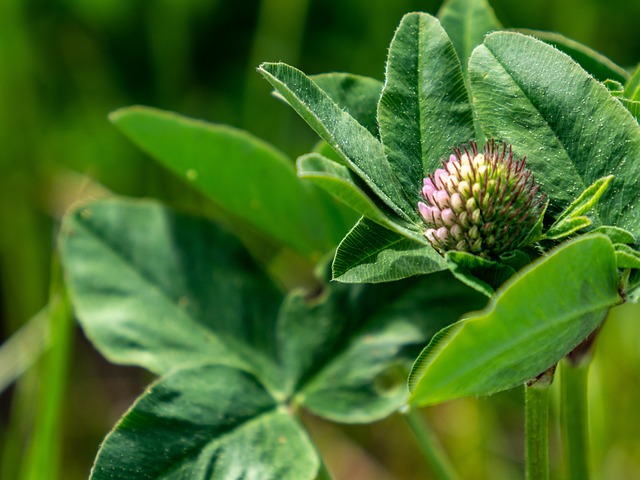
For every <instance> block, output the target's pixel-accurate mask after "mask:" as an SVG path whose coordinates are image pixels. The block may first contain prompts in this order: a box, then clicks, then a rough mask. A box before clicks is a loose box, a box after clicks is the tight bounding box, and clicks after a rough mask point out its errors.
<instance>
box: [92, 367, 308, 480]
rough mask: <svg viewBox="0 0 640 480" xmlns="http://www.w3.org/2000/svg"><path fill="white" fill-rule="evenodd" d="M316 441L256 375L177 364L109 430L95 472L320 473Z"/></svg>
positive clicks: (106, 476) (157, 475) (293, 476)
mask: <svg viewBox="0 0 640 480" xmlns="http://www.w3.org/2000/svg"><path fill="white" fill-rule="evenodd" d="M318 468H319V460H318V456H317V454H316V453H315V450H314V447H313V445H312V443H311V441H310V440H309V438H308V437H307V435H306V433H305V432H304V430H303V429H302V428H301V426H300V425H299V423H298V422H297V421H296V420H295V419H294V418H292V417H291V416H290V415H289V413H287V412H286V411H283V410H282V409H280V408H279V407H278V404H277V403H276V401H275V400H274V399H273V398H272V397H271V395H270V394H269V393H268V392H267V391H266V390H265V388H264V386H262V385H261V384H260V383H259V382H258V381H257V380H256V379H255V378H254V377H252V376H251V375H250V374H248V373H246V372H242V371H240V370H236V369H234V368H230V367H225V366H201V367H197V368H193V369H185V370H178V371H176V372H173V373H171V374H169V375H167V376H166V377H164V378H162V379H160V381H158V382H156V383H155V384H154V385H152V386H151V387H150V389H148V390H147V391H146V392H145V393H144V394H143V395H142V396H141V397H140V398H139V399H138V400H137V401H136V403H135V404H134V405H133V407H132V408H131V409H130V410H129V411H128V412H127V413H126V414H125V416H124V417H123V418H122V420H120V422H119V423H118V424H117V425H116V427H115V429H114V430H113V431H112V432H111V433H110V434H109V435H108V436H107V438H106V440H105V441H104V443H103V445H102V447H101V448H100V452H99V454H98V457H97V459H96V462H95V465H94V467H93V470H92V472H91V480H111V479H114V478H127V479H132V480H135V479H140V480H142V479H145V480H146V479H167V480H168V479H177V478H193V479H195V478H200V479H210V478H252V479H265V480H267V479H274V478H278V479H283V480H286V479H290V480H302V479H309V480H312V479H314V478H315V476H316V474H317V471H318Z"/></svg>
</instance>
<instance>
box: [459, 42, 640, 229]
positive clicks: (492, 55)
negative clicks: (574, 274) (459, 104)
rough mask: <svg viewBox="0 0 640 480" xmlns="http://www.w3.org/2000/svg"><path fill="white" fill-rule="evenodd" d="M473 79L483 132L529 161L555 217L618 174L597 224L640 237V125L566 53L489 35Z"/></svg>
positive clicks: (598, 208) (473, 62) (597, 215)
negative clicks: (639, 181)
mask: <svg viewBox="0 0 640 480" xmlns="http://www.w3.org/2000/svg"><path fill="white" fill-rule="evenodd" d="M470 79H471V86H472V91H473V98H474V104H475V106H476V111H477V114H478V118H479V121H480V124H481V125H482V128H483V130H484V132H485V134H487V136H492V137H495V138H498V139H500V140H505V141H507V142H508V143H511V144H513V151H514V154H515V155H517V156H520V157H522V156H526V157H527V165H528V166H529V168H530V169H531V170H532V171H533V172H534V173H535V175H536V180H537V182H538V184H539V185H540V186H541V188H542V190H543V191H545V192H546V193H547V195H548V196H549V199H550V206H549V212H550V213H551V214H554V215H557V214H558V213H559V212H560V211H562V210H563V209H564V208H565V207H567V206H568V205H569V204H570V203H571V202H572V201H573V200H574V198H575V197H576V196H578V195H579V194H580V192H582V191H583V190H584V189H586V188H587V187H588V186H589V185H591V184H593V183H594V182H595V181H596V180H598V179H599V178H602V177H605V176H607V175H614V179H613V181H612V183H611V187H610V188H609V189H608V191H607V192H606V193H605V194H604V195H603V197H602V199H601V200H600V202H599V203H598V205H597V206H596V207H595V209H594V210H593V212H594V218H593V220H594V224H595V225H596V226H597V225H600V224H605V225H614V226H618V227H621V228H625V229H627V230H629V231H631V232H632V233H634V234H635V235H638V234H640V189H638V188H637V179H638V178H640V126H639V125H638V123H637V122H636V120H635V119H634V118H633V117H632V116H631V114H630V113H629V112H628V111H627V110H626V109H625V108H624V107H623V106H622V104H620V102H618V101H617V100H616V99H615V98H613V97H612V96H611V94H610V93H609V91H608V90H607V88H606V87H605V86H604V85H602V84H601V83H599V82H597V81H596V80H594V79H593V77H591V76H590V75H589V74H588V73H587V72H585V71H584V70H583V69H582V68H581V67H580V66H579V65H578V64H576V63H575V62H574V61H573V60H571V58H569V57H568V56H567V55H565V54H564V53H562V52H559V51H558V50H556V49H555V48H553V47H551V46H549V45H547V44H545V43H543V42H541V41H539V40H536V39H534V38H532V37H527V36H524V35H520V34H517V33H493V34H490V35H489V36H487V38H486V39H485V43H484V45H481V46H479V47H478V48H476V50H475V51H474V52H473V55H472V57H471V62H470Z"/></svg>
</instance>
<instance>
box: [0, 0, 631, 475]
mask: <svg viewBox="0 0 640 480" xmlns="http://www.w3.org/2000/svg"><path fill="white" fill-rule="evenodd" d="M440 4H441V2H440V1H437V0H421V1H418V0H393V1H389V0H349V1H345V0H262V1H259V0H243V1H236V2H230V1H222V0H180V1H176V0H155V1H153V2H151V1H143V0H98V1H96V0H1V1H0V478H1V479H3V480H13V479H30V480H46V479H49V478H50V479H58V478H59V479H65V480H67V479H69V480H74V479H82V478H86V477H87V475H88V472H89V469H90V466H91V463H92V460H93V457H94V456H95V453H96V451H97V448H98V446H99V443H100V441H101V439H102V438H103V436H104V435H105V434H106V433H107V432H108V430H109V429H110V427H111V426H112V425H113V424H114V423H115V421H116V420H117V419H118V418H119V416H120V415H121V414H122V413H123V412H124V411H125V409H126V408H127V407H128V405H129V404H130V403H131V402H132V401H133V399H134V398H135V397H136V396H137V395H138V394H139V393H140V392H141V391H142V390H143V388H144V386H145V385H146V384H147V383H148V382H149V381H150V380H151V377H150V376H149V375H147V374H146V373H144V372H142V371H140V370H137V369H133V368H124V367H116V366H113V365H110V364H108V363H107V362H106V361H105V360H103V359H102V357H101V356H100V355H99V354H97V353H96V352H95V351H94V350H93V349H92V347H91V346H90V345H89V344H88V343H87V341H86V340H85V339H84V337H83V335H82V332H80V331H79V330H78V329H76V328H72V329H70V330H68V331H69V334H67V335H66V336H65V337H64V338H63V339H62V340H61V339H60V338H58V337H56V335H55V332H52V331H51V330H50V329H47V328H46V322H45V321H44V320H43V315H42V314H40V315H39V314H38V312H41V309H42V308H43V307H44V306H45V305H46V303H47V298H48V292H49V283H50V277H51V273H50V272H51V258H52V255H51V252H52V249H53V248H54V247H55V235H56V229H57V226H58V222H59V220H60V217H61V215H62V214H63V212H64V211H65V209H66V208H68V206H69V205H70V204H71V203H72V202H73V201H75V200H77V199H78V198H81V197H82V196H86V195H91V194H95V193H96V192H99V191H104V190H109V191H112V192H115V193H117V194H123V195H130V196H151V197H156V198H159V199H162V200H163V201H165V202H167V203H170V204H175V205H183V206H184V205H191V206H193V204H194V203H197V202H198V199H197V198H193V194H192V193H191V192H189V191H188V190H187V189H186V187H184V186H183V185H182V184H181V183H180V182H179V181H177V180H175V179H173V177H172V176H171V175H169V174H168V173H166V172H165V171H164V170H162V169H161V168H160V167H158V166H156V165H155V164H154V163H153V162H152V161H151V160H149V159H148V158H145V156H144V155H143V154H141V153H140V152H139V151H138V150H137V149H136V148H134V147H133V146H132V145H131V144H129V143H128V142H127V141H126V140H125V139H124V137H123V136H121V135H120V134H119V133H118V132H117V131H116V129H115V128H114V127H112V126H111V125H110V123H109V122H108V120H107V114H108V113H109V112H110V111H112V110H115V109H117V108H119V107H122V106H126V105H131V104H145V105H151V106H155V107H159V108H163V109H167V110H174V111H177V112H180V113H183V114H185V115H189V116H193V117H197V118H202V119H206V120H209V121H212V122H216V123H225V124H230V125H233V126H236V127H240V128H243V129H246V130H249V131H250V132H252V133H254V134H255V135H257V136H259V137H261V138H263V139H265V140H267V141H269V142H271V143H273V144H274V145H276V146H277V147H278V148H280V149H282V150H283V151H284V152H286V153H288V154H289V155H290V156H291V158H292V159H294V158H295V157H296V156H297V155H299V154H302V153H304V152H305V151H308V150H309V149H310V148H311V147H312V145H313V144H314V143H315V137H314V134H313V133H312V132H311V131H310V129H308V128H307V127H306V126H305V125H304V124H303V123H302V122H301V121H300V120H299V119H297V117H296V116H295V115H294V114H292V112H290V111H289V109H288V107H286V106H285V105H284V104H282V103H280V102H279V101H277V100H276V99H274V98H273V97H272V96H270V95H269V92H270V89H269V87H268V85H267V83H266V82H265V81H263V80H262V79H261V77H260V76H259V75H258V74H257V73H256V72H255V68H256V66H257V65H258V64H259V63H260V62H262V61H278V60H282V61H285V62H287V63H290V64H293V65H296V66H298V67H299V68H301V69H302V70H303V71H305V72H307V73H321V72H327V71H348V72H352V73H357V74H361V75H368V76H372V77H375V78H380V79H381V78H382V76H383V72H384V61H385V57H386V50H387V45H388V43H389V41H390V39H391V37H392V35H393V31H394V29H395V27H396V26H397V24H398V22H399V20H400V18H401V17H402V15H403V14H404V13H406V12H409V11H415V10H421V11H426V12H429V13H433V14H435V13H436V12H437V11H438V8H439V7H440ZM492 4H493V6H494V8H495V11H496V14H497V16H498V18H499V19H500V21H501V22H502V23H503V25H505V26H507V27H526V28H533V29H542V30H552V31H557V32H560V33H562V34H564V35H566V36H568V37H571V38H573V39H575V40H578V41H580V42H583V43H585V44H587V45H590V46H591V47H593V48H595V49H596V50H598V51H600V52H602V53H604V54H605V55H607V56H608V57H609V58H611V59H612V60H614V61H615V62H616V63H618V64H620V65H622V66H624V67H628V68H632V67H634V66H635V65H636V64H637V63H638V62H639V61H640V36H639V35H638V33H637V32H638V25H639V24H640V1H638V0H631V1H630V0H528V1H526V2H514V1H509V0H494V1H493V2H492ZM612 128H615V126H612ZM273 187H275V186H270V185H265V188H273ZM639 319H640V314H639V309H638V308H637V307H634V306H625V307H624V308H621V309H618V310H616V311H615V312H614V315H612V318H610V319H609V320H608V321H607V323H606V324H605V327H604V328H603V331H602V334H601V336H600V338H599V340H598V344H597V349H596V354H595V361H594V364H593V366H592V370H591V389H590V396H591V408H592V410H591V421H592V423H591V429H592V438H593V446H592V447H593V455H592V459H593V464H594V471H595V473H596V478H602V479H633V478H636V479H638V478H640V410H639V409H638V408H637V405H638V403H639V402H640V323H639V322H638V320H639ZM16 332H19V334H18V336H15V337H13V336H12V335H13V334H14V333H16ZM52 335H53V336H54V338H56V339H57V341H63V342H68V345H69V348H68V349H67V354H56V355H57V356H54V357H53V358H52V357H51V356H50V355H48V354H49V353H50V352H49V347H48V345H50V344H51V341H50V338H51V336H52ZM11 338H13V340H14V341H13V342H12V341H9V339H11ZM41 352H44V353H43V356H41V355H40V353H41ZM27 367H29V368H27ZM54 367H55V368H54ZM18 373H20V376H19V378H17V379H16V378H15V377H16V375H17V374H18ZM14 380H15V381H14ZM521 397H522V392H521V391H519V390H515V391H512V392H507V393H505V394H500V395H496V396H494V397H491V398H486V399H479V400H474V399H472V400H463V401H459V402H452V403H450V404H447V405H444V406H442V407H438V408H436V409H432V410H430V411H429V412H427V415H429V416H430V417H431V420H432V422H433V424H434V428H435V429H436V431H437V433H438V435H439V436H440V438H441V439H442V441H443V443H444V445H445V447H446V448H447V449H448V450H449V451H450V453H451V456H452V457H453V459H454V462H455V463H456V464H457V465H458V466H459V468H460V471H461V472H462V474H463V477H464V478H473V479H480V478H492V479H502V478H518V477H519V476H520V475H521V473H520V468H521V461H522V458H521V457H522V440H521V438H522V417H521V410H522V408H521V406H522V398H521ZM556 410H557V409H556V406H555V403H554V404H552V417H554V416H555V415H556ZM306 422H307V424H308V425H309V426H310V428H311V431H312V433H313V435H314V437H315V438H316V439H317V441H318V444H319V446H320V450H321V452H322V454H323V455H324V456H325V457H326V459H327V463H328V465H329V469H330V470H331V471H332V472H333V473H334V474H335V478H336V479H345V480H346V479H413V478H430V472H429V470H428V467H427V466H425V465H424V463H423V461H422V460H421V458H420V456H419V455H418V452H417V450H416V447H415V445H414V444H413V442H412V440H411V438H410V435H409V432H408V431H406V430H405V428H406V427H404V425H403V424H400V423H398V422H397V421H395V420H394V419H389V420H387V421H384V422H381V423H379V424H375V425H372V426H360V427H338V426H335V425H331V424H328V423H324V422H321V421H319V420H317V419H314V418H307V419H306ZM552 433H553V435H552V439H551V458H552V463H553V465H554V476H555V478H560V477H561V476H562V473H561V468H562V465H561V462H560V458H559V442H558V433H557V431H553V432H552ZM34 462H41V463H44V464H45V465H46V467H44V469H43V468H40V469H34V468H32V465H33V463H34ZM45 470H46V471H47V472H48V473H47V475H48V476H47V477H46V478H41V477H40V478H39V477H37V476H36V477H34V475H36V474H35V473H34V472H42V471H45ZM38 475H42V474H41V473H40V474H38Z"/></svg>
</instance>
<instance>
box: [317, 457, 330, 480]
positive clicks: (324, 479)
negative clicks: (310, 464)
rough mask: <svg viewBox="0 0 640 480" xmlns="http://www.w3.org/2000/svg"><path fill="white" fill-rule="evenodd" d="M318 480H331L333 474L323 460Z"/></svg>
mask: <svg viewBox="0 0 640 480" xmlns="http://www.w3.org/2000/svg"><path fill="white" fill-rule="evenodd" d="M317 480H331V474H330V473H329V470H327V466H326V465H325V464H324V462H323V461H322V460H320V470H318V478H317Z"/></svg>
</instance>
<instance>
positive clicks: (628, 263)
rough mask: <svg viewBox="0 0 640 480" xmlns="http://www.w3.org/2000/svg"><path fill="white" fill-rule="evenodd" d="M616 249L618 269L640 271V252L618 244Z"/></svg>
mask: <svg viewBox="0 0 640 480" xmlns="http://www.w3.org/2000/svg"><path fill="white" fill-rule="evenodd" d="M614 247H615V250H616V259H617V261H618V268H635V269H640V252H638V251H637V250H636V249H634V248H631V247H630V246H629V245H625V244H623V243H616V244H615V245H614Z"/></svg>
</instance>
